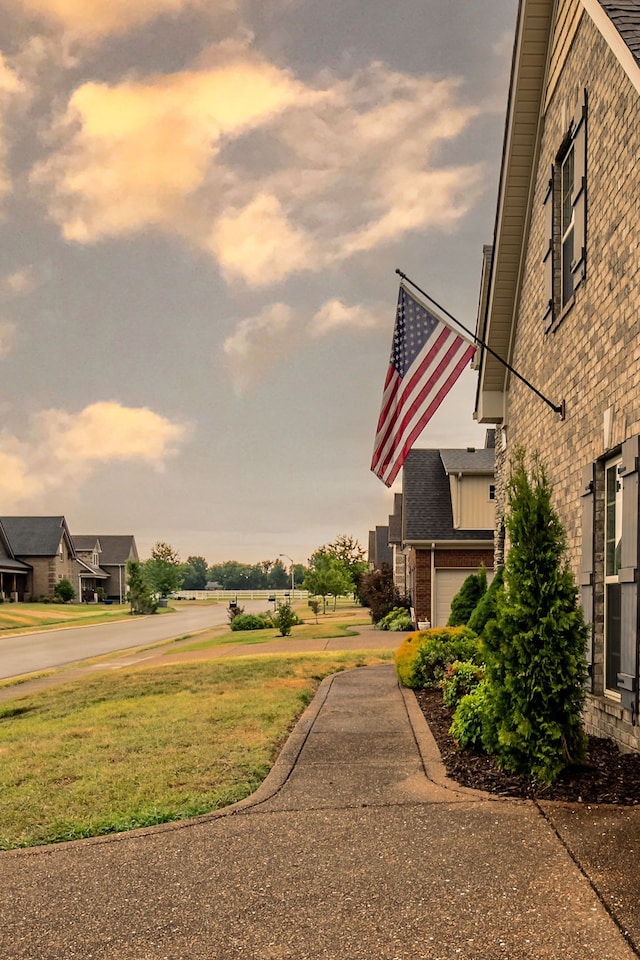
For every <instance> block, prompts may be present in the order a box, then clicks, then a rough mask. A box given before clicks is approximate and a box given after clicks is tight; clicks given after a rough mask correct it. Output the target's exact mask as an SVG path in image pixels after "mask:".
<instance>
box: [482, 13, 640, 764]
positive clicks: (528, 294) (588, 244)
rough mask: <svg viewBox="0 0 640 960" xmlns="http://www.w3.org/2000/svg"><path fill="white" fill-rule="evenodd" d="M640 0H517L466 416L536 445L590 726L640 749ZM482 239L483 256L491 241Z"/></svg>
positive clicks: (501, 472) (501, 476)
mask: <svg viewBox="0 0 640 960" xmlns="http://www.w3.org/2000/svg"><path fill="white" fill-rule="evenodd" d="M639 157H640V3H639V2H638V0H617V2H605V0H601V2H599V0H555V2H554V0H520V4H519V12H518V21H517V28H516V40H515V47H514V58H513V67H512V76H511V87H510V93H509V103H508V111H507V123H506V131H505V141H504V149H503V162H502V170H501V175H500V183H499V194H498V206H497V214H496V224H495V234H494V243H493V249H492V252H490V251H485V266H486V269H485V271H484V273H483V281H482V289H481V304H480V310H479V315H478V329H479V332H480V335H482V336H483V337H484V339H485V340H486V341H487V343H488V344H489V345H490V346H491V347H492V348H493V350H494V351H495V352H496V353H497V354H498V355H500V356H502V357H505V358H506V359H508V360H509V361H510V363H511V364H512V365H513V367H514V368H515V369H516V370H518V372H519V373H521V374H522V375H524V376H525V377H526V378H527V379H528V380H529V381H531V382H532V383H533V384H535V386H536V387H538V389H540V390H541V391H542V392H543V393H544V394H545V396H546V397H548V398H550V400H551V401H552V402H554V403H559V402H560V401H561V400H564V401H565V404H566V415H565V418H564V419H561V418H560V417H559V416H558V415H557V414H556V413H554V412H553V410H552V409H551V408H550V407H549V406H547V405H546V404H545V403H544V402H543V401H541V400H539V399H538V398H537V397H535V395H534V394H532V393H531V392H530V391H529V390H528V389H527V387H526V386H525V385H524V384H523V383H522V382H520V381H519V380H517V379H516V378H514V377H513V376H509V375H508V373H507V372H506V371H505V368H504V367H503V366H502V365H501V364H500V363H499V362H498V361H497V360H495V359H494V358H493V357H491V356H490V355H488V354H486V352H485V353H484V354H483V356H482V359H481V362H480V369H479V380H478V394H477V401H476V417H477V419H478V420H479V421H481V422H483V423H493V424H495V425H496V426H497V428H498V429H497V439H496V487H497V527H496V559H497V560H498V561H499V560H500V559H501V555H502V551H503V547H504V544H503V536H502V535H501V532H500V530H501V513H502V511H503V506H504V503H503V500H504V480H505V476H506V472H507V470H508V460H509V454H510V452H512V451H513V450H515V449H516V448H517V447H520V446H521V447H524V449H525V450H526V451H528V452H529V453H533V452H534V451H535V452H538V453H539V454H540V456H541V458H542V460H543V462H544V464H545V466H546V468H547V471H548V474H549V478H550V480H551V482H552V484H553V487H554V501H555V505H556V507H557V509H558V511H559V513H560V516H561V519H562V521H563V523H564V525H565V528H566V530H567V537H568V547H569V558H570V562H571V565H572V568H573V570H574V573H575V575H576V578H577V581H578V583H579V585H580V592H581V597H582V603H583V607H584V611H585V615H586V618H587V620H588V621H589V622H590V623H591V625H592V629H591V638H590V642H589V647H588V660H589V666H590V680H589V693H588V696H587V707H586V712H585V722H586V727H587V729H588V731H589V732H594V733H597V734H599V735H601V736H612V737H614V738H615V739H617V740H618V742H619V743H621V744H622V745H625V746H627V747H630V748H632V749H636V750H638V749H640V734H639V727H638V726H637V725H636V721H637V716H638V684H639V677H638V664H639V661H640V652H639V624H640V606H639V599H638V567H639V546H640V542H639V539H638V522H639V518H638V500H639V494H638V470H639V467H640V376H639V374H640V336H639V328H638V307H639V305H640V256H639V253H640V230H639V217H640V164H639V162H638V158H639ZM491 253H492V255H491Z"/></svg>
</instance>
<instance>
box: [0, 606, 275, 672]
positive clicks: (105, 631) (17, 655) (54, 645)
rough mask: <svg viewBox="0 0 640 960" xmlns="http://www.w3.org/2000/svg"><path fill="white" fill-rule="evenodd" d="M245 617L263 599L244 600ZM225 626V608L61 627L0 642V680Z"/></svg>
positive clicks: (188, 608) (198, 607)
mask: <svg viewBox="0 0 640 960" xmlns="http://www.w3.org/2000/svg"><path fill="white" fill-rule="evenodd" d="M242 605H243V607H244V608H245V610H246V612H247V613H250V612H253V611H263V610H265V609H266V608H267V607H268V603H267V602H266V601H265V600H253V601H243V604H242ZM226 622H227V604H226V603H224V602H222V603H217V604H211V605H207V606H206V607H204V606H195V605H194V606H193V607H187V608H185V609H184V610H180V611H179V612H177V613H167V614H162V615H160V616H152V617H135V618H132V619H130V620H118V621H116V622H114V623H108V622H107V623H99V624H94V626H90V627H66V628H64V627H61V628H60V629H58V630H44V631H41V632H38V633H26V634H20V635H19V636H13V637H1V638H0V679H2V680H4V679H7V678H9V677H19V676H22V675H23V674H26V673H36V672H38V671H40V670H47V669H49V668H51V667H60V666H63V665H64V664H67V663H74V662H75V661H77V660H87V659H89V658H91V657H99V656H101V655H102V654H104V653H113V652H114V651H116V650H127V649H129V648H130V647H140V646H146V645H147V644H151V643H157V642H158V641H160V640H171V639H172V638H174V637H182V636H184V635H185V634H187V633H196V632H197V631H198V630H205V629H206V628H207V627H216V626H219V625H220V624H223V623H226Z"/></svg>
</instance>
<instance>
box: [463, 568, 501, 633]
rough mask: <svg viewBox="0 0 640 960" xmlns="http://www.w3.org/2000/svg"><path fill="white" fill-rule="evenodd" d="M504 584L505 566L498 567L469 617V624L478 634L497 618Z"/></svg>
mask: <svg viewBox="0 0 640 960" xmlns="http://www.w3.org/2000/svg"><path fill="white" fill-rule="evenodd" d="M503 585H504V567H498V569H497V570H496V573H495V576H494V578H493V580H492V581H491V583H490V584H489V587H488V588H487V590H486V592H485V593H484V594H483V595H482V597H480V600H479V602H478V604H477V606H476V608H475V610H474V611H473V613H472V614H471V616H470V617H469V620H468V622H467V626H468V627H469V629H470V630H473V632H474V633H477V634H478V636H480V634H481V633H482V631H483V630H484V628H485V626H486V625H487V623H488V622H489V620H495V617H496V613H497V609H498V606H497V604H498V594H499V591H500V590H501V589H502V587H503Z"/></svg>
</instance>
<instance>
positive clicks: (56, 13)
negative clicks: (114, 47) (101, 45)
mask: <svg viewBox="0 0 640 960" xmlns="http://www.w3.org/2000/svg"><path fill="white" fill-rule="evenodd" d="M193 2H194V0H135V2H133V0H19V4H20V7H21V8H22V9H23V10H24V12H25V13H26V14H28V15H29V16H31V17H40V18H42V19H44V20H45V21H49V22H51V23H54V24H57V25H58V26H60V27H61V28H62V29H64V30H66V31H67V32H69V33H70V34H72V35H73V36H76V37H85V38H94V37H105V36H109V35H112V34H120V33H125V32H126V31H127V30H130V29H131V28H133V27H139V26H140V25H141V24H143V23H147V22H148V21H150V20H153V19H155V18H156V17H158V16H161V15H162V14H169V15H173V16H175V15H176V14H178V13H180V12H181V11H182V10H184V9H185V8H186V7H188V6H192V5H193ZM219 5H221V4H219ZM228 5H229V4H225V6H228Z"/></svg>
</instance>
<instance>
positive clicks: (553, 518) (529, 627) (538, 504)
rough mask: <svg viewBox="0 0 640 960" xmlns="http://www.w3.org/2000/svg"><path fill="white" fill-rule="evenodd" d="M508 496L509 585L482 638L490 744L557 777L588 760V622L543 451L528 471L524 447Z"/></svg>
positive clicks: (528, 769)
mask: <svg viewBox="0 0 640 960" xmlns="http://www.w3.org/2000/svg"><path fill="white" fill-rule="evenodd" d="M508 498H509V499H508V507H509V509H508V513H507V517H506V525H507V530H508V533H509V542H510V549H509V553H508V556H507V560H506V564H505V569H504V590H503V591H500V592H499V593H498V600H497V615H496V618H495V619H494V620H490V621H489V622H488V623H487V625H486V627H485V630H484V633H483V638H482V639H483V648H484V650H485V655H486V660H487V704H486V710H485V716H484V727H483V743H484V746H485V749H487V750H488V751H489V752H492V753H494V754H495V756H496V759H497V761H498V764H499V765H500V766H501V767H502V768H503V769H504V770H507V771H509V772H513V773H521V774H525V775H527V776H530V777H532V778H533V779H535V780H538V781H540V782H542V783H553V782H554V781H555V780H556V779H557V778H558V776H559V775H560V773H562V771H563V770H564V769H565V768H566V767H567V766H569V765H571V764H573V763H579V762H580V761H581V760H582V759H583V758H584V752H585V746H586V738H585V734H584V731H583V728H582V717H581V714H582V707H583V703H584V690H585V688H584V684H585V679H586V662H585V648H586V637H587V629H586V626H585V623H584V618H583V615H582V610H581V608H580V607H579V606H578V604H577V588H576V585H575V581H574V578H573V575H572V573H571V571H570V569H569V567H568V565H567V561H566V555H565V554H566V534H565V531H564V528H563V526H562V524H561V522H560V519H559V517H558V514H557V512H556V510H555V509H554V507H553V504H552V496H551V485H550V483H549V480H548V478H547V475H546V471H545V469H544V466H543V465H542V463H541V462H540V460H539V459H537V458H534V460H533V462H532V465H531V467H530V469H529V470H527V467H526V465H525V458H524V453H523V452H522V451H519V452H518V453H517V454H516V457H515V459H514V462H513V464H512V473H511V480H510V482H509V488H508Z"/></svg>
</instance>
